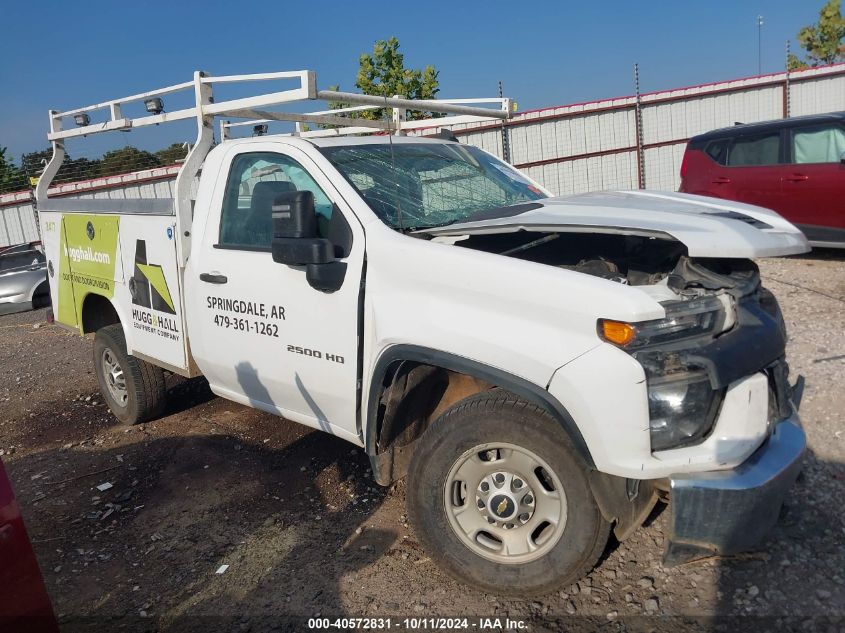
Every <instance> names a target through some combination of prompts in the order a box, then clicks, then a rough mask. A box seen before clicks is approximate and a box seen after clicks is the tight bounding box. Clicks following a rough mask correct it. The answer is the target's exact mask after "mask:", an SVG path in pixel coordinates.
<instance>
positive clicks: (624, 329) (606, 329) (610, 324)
mask: <svg viewBox="0 0 845 633" xmlns="http://www.w3.org/2000/svg"><path fill="white" fill-rule="evenodd" d="M598 329H599V336H601V337H602V338H603V339H604V340H605V341H608V342H610V343H613V344H614V345H619V346H620V347H624V346H625V345H628V343H630V342H632V341H633V340H634V339H635V338H636V337H637V330H636V328H635V327H634V326H633V325H631V324H630V323H623V322H622V321H610V320H608V319H599V328H598Z"/></svg>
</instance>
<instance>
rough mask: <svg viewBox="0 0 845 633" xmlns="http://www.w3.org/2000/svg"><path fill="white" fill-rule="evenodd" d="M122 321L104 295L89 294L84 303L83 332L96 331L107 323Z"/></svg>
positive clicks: (112, 323)
mask: <svg viewBox="0 0 845 633" xmlns="http://www.w3.org/2000/svg"><path fill="white" fill-rule="evenodd" d="M115 323H120V317H119V316H117V310H115V309H114V306H113V305H112V303H111V301H109V300H108V299H106V298H105V297H104V296H102V295H98V294H93V293H91V294H88V295H87V296H86V297H85V300H84V301H83V303H82V333H83V334H88V333H90V332H96V331H97V330H99V329H100V328H101V327H105V326H106V325H114V324H115Z"/></svg>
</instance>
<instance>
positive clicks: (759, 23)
mask: <svg viewBox="0 0 845 633" xmlns="http://www.w3.org/2000/svg"><path fill="white" fill-rule="evenodd" d="M757 74H758V75H762V74H763V16H762V15H758V16H757Z"/></svg>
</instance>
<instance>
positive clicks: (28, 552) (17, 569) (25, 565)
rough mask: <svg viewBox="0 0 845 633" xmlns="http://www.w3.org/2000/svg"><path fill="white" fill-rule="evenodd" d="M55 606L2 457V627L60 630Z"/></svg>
mask: <svg viewBox="0 0 845 633" xmlns="http://www.w3.org/2000/svg"><path fill="white" fill-rule="evenodd" d="M58 630H59V627H58V624H57V623H56V618H55V616H54V615H53V607H52V606H51V605H50V598H49V596H48V595H47V589H46V588H45V587H44V580H43V579H42V577H41V570H40V569H39V568H38V562H37V561H36V560H35V553H34V552H33V551H32V545H31V544H30V542H29V537H28V536H27V534H26V528H24V524H23V518H22V517H21V512H20V508H19V507H18V503H17V501H16V500H15V493H14V491H13V490H12V484H11V482H10V481H9V478H8V476H7V475H6V469H5V468H4V467H3V462H2V460H0V631H10V632H11V631H32V632H35V633H42V632H43V633H47V632H50V633H52V632H54V631H58Z"/></svg>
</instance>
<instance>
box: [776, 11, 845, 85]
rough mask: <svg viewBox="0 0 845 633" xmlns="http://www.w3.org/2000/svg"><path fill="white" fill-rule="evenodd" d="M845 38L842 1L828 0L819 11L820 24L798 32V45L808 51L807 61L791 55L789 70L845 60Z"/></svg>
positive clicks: (788, 63) (806, 27) (788, 62)
mask: <svg viewBox="0 0 845 633" xmlns="http://www.w3.org/2000/svg"><path fill="white" fill-rule="evenodd" d="M843 38H845V19H843V18H842V0H828V2H827V4H825V5H824V6H823V7H822V8H821V10H820V11H819V23H818V24H811V25H809V26H805V27H804V28H802V29H801V30H800V31H798V43H799V44H801V48H803V49H804V50H805V51H807V54H806V60H802V59H800V58H799V57H798V56H797V55H794V54H792V53H790V55H789V60H788V61H787V65H788V67H789V69H790V70H798V69H801V68H809V67H815V66H824V65H826V64H834V63H836V62H838V61H842V60H845V47H843V46H842V39H843Z"/></svg>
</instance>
